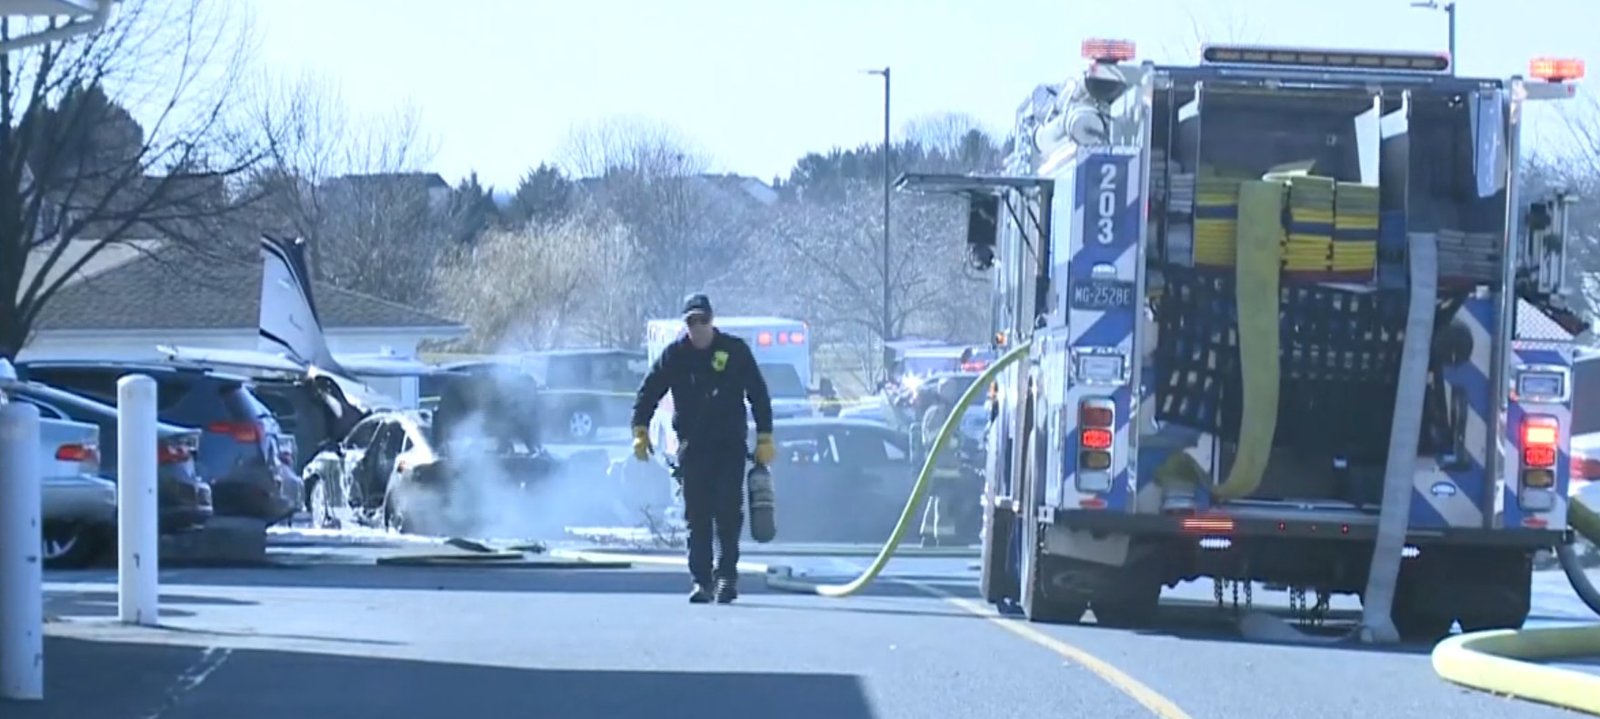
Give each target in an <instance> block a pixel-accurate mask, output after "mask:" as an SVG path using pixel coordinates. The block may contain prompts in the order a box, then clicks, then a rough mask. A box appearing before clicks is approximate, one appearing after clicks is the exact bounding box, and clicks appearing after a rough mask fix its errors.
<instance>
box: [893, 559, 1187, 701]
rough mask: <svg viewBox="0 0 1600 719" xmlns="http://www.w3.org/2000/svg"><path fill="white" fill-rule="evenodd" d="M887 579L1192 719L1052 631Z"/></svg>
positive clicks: (920, 585) (906, 582)
mask: <svg viewBox="0 0 1600 719" xmlns="http://www.w3.org/2000/svg"><path fill="white" fill-rule="evenodd" d="M888 581H891V582H898V583H900V584H904V585H906V586H908V587H912V588H914V589H916V590H918V591H921V592H924V593H926V594H928V595H929V596H933V597H937V598H939V599H943V600H944V601H946V602H948V603H950V604H952V605H954V606H956V607H959V608H961V610H962V611H965V612H966V613H968V614H971V615H973V616H976V617H980V618H982V619H985V620H987V621H988V622H989V623H991V624H994V625H996V626H998V627H1000V628H1001V629H1004V630H1006V631H1008V632H1011V633H1012V634H1015V635H1017V636H1019V637H1022V638H1023V639H1026V640H1028V641H1029V642H1032V643H1034V644H1037V645H1039V646H1041V647H1044V648H1045V649H1049V650H1050V651H1052V652H1055V653H1056V655H1058V656H1060V657H1061V658H1063V659H1066V660H1067V661H1069V662H1075V663H1076V664H1078V666H1081V667H1083V668H1084V669H1087V670H1089V672H1090V673H1092V674H1094V675H1095V676H1097V677H1099V678H1100V679H1101V681H1104V682H1105V683H1107V684H1110V685H1111V686H1113V687H1116V689H1117V690H1118V691H1120V692H1122V693H1123V694H1126V695H1127V696H1128V698H1130V699H1132V700H1134V701H1136V702H1139V704H1141V705H1143V706H1144V708H1146V709H1149V710H1150V711H1151V712H1152V713H1154V714H1155V715H1156V716H1158V717H1161V718H1162V719H1192V718H1191V717H1190V716H1189V713H1188V712H1185V711H1184V710H1183V709H1181V708H1179V707H1178V705H1177V704H1175V703H1173V701H1172V700H1171V699H1168V698H1166V697H1165V696H1162V695H1161V693H1160V692H1157V691H1156V690H1154V689H1151V688H1150V686H1149V685H1147V684H1145V683H1144V682H1141V681H1139V680H1138V679H1134V678H1133V677H1131V676H1129V675H1128V674H1127V673H1126V672H1124V671H1122V670H1121V669H1118V668H1116V667H1114V666H1112V665H1111V664H1109V663H1107V662H1106V661H1104V660H1102V659H1100V658H1099V657H1096V656H1095V655H1093V654H1090V653H1089V652H1087V651H1085V650H1083V649H1079V648H1078V647H1075V646H1073V645H1071V644H1068V643H1066V642H1064V641H1061V640H1060V639H1057V638H1055V637H1052V636H1050V635H1049V634H1045V633H1044V632H1041V631H1039V630H1038V629H1034V628H1033V627H1031V626H1029V625H1028V624H1027V622H1024V621H1020V620H1017V619H1010V618H1007V617H1004V616H1001V615H999V614H996V613H995V611H994V610H993V609H992V608H990V607H988V606H986V605H983V604H979V603H977V602H974V601H972V600H970V599H963V598H961V597H958V596H955V595H954V594H951V593H949V592H946V591H944V590H943V589H940V588H938V587H935V586H932V585H928V584H923V583H921V582H916V581H912V580H909V579H888Z"/></svg>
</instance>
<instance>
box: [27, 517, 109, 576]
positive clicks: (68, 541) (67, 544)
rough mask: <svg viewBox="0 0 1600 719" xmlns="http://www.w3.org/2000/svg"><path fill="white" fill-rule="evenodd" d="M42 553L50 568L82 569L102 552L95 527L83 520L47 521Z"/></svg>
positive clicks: (41, 546)
mask: <svg viewBox="0 0 1600 719" xmlns="http://www.w3.org/2000/svg"><path fill="white" fill-rule="evenodd" d="M42 535H43V536H42V538H41V545H40V549H39V551H40V555H41V556H43V557H44V566H46V567H48V568H50V569H82V568H84V567H87V566H89V565H90V564H93V563H94V560H95V558H96V557H97V556H99V554H100V542H99V541H98V536H97V535H96V534H95V532H94V531H93V528H91V527H90V526H88V525H86V524H84V523H82V522H46V523H45V525H44V531H43V532H42Z"/></svg>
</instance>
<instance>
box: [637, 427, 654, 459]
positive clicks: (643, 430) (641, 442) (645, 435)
mask: <svg viewBox="0 0 1600 719" xmlns="http://www.w3.org/2000/svg"><path fill="white" fill-rule="evenodd" d="M654 449H655V448H654V447H651V446H650V429H649V428H647V427H634V428H633V457H634V459H637V460H639V461H640V462H643V461H645V460H647V459H649V458H650V452H651V451H652V450H654Z"/></svg>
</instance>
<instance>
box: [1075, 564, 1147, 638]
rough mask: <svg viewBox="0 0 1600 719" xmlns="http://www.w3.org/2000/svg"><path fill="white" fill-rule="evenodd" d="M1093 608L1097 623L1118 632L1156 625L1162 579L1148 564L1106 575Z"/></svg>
mask: <svg viewBox="0 0 1600 719" xmlns="http://www.w3.org/2000/svg"><path fill="white" fill-rule="evenodd" d="M1103 581H1104V582H1105V583H1104V584H1103V585H1101V587H1100V588H1099V589H1098V590H1097V591H1096V592H1095V596H1094V602H1093V603H1092V604H1091V608H1092V609H1093V610H1094V617H1095V621H1096V622H1098V623H1099V624H1102V625H1105V626H1108V627H1114V628H1117V629H1136V628H1140V627H1145V626H1149V625H1150V624H1151V623H1152V622H1154V621H1155V618H1156V613H1157V612H1158V611H1159V610H1160V607H1161V578H1160V577H1158V576H1157V575H1156V573H1155V572H1154V571H1152V570H1151V567H1150V564H1149V563H1148V562H1138V563H1132V564H1129V565H1128V566H1125V567H1123V568H1121V569H1117V570H1111V571H1108V572H1106V576H1105V579H1104V580H1103Z"/></svg>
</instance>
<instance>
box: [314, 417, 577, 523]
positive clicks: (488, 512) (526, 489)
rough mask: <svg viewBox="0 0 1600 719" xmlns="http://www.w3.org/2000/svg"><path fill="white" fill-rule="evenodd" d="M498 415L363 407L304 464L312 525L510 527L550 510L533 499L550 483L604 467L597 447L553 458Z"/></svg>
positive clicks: (516, 424)
mask: <svg viewBox="0 0 1600 719" xmlns="http://www.w3.org/2000/svg"><path fill="white" fill-rule="evenodd" d="M497 414H498V413H496V412H492V411H491V412H471V413H468V412H466V411H465V409H464V408H449V409H447V408H446V407H441V408H440V409H439V410H438V411H435V412H425V411H417V410H389V411H380V412H374V413H372V414H370V415H368V416H367V417H366V418H365V419H363V420H361V421H360V422H359V423H357V424H356V426H355V427H354V428H352V429H351V430H350V433H349V434H348V435H346V436H345V437H344V439H343V440H342V441H340V442H338V443H336V444H331V445H328V446H326V447H325V448H324V449H323V450H322V451H320V452H318V453H317V454H316V455H315V456H314V457H312V459H311V461H310V462H309V463H308V464H307V465H306V468H305V470H304V480H305V484H306V487H307V493H308V501H307V504H308V510H309V512H310V514H311V521H312V524H313V525H314V526H317V527H324V528H332V527H338V526H340V525H342V524H344V523H345V522H354V523H356V524H359V525H365V526H372V527H385V528H388V529H392V530H395V531H400V532H405V533H410V534H432V535H444V534H470V535H474V536H486V535H487V534H490V533H499V534H504V535H506V536H510V535H512V534H518V532H517V531H516V530H517V529H518V527H517V526H516V524H517V522H516V520H517V519H518V518H521V517H534V516H537V515H538V514H539V513H540V512H541V511H545V510H547V509H549V508H546V507H540V506H539V503H540V499H541V495H540V490H541V489H543V488H544V487H546V486H547V485H548V484H550V483H553V482H555V481H558V480H559V479H561V478H562V477H563V476H567V475H572V476H579V475H582V474H583V473H584V472H585V471H591V472H592V473H594V474H600V473H603V471H604V467H605V461H606V458H605V452H604V451H603V450H596V451H594V452H593V453H591V454H593V455H595V456H585V455H574V456H572V457H568V458H566V459H558V458H556V457H554V456H552V455H551V454H549V453H548V452H546V451H545V450H544V448H543V447H542V446H541V445H539V444H538V443H537V441H536V440H535V441H532V442H530V441H529V439H530V438H529V437H528V435H527V434H526V432H525V431H519V430H523V429H524V426H523V425H521V424H520V423H519V422H517V421H515V418H506V417H499V416H496V415H497ZM461 415H467V416H461ZM589 465H592V469H591V468H590V466H589ZM523 536H526V535H523Z"/></svg>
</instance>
